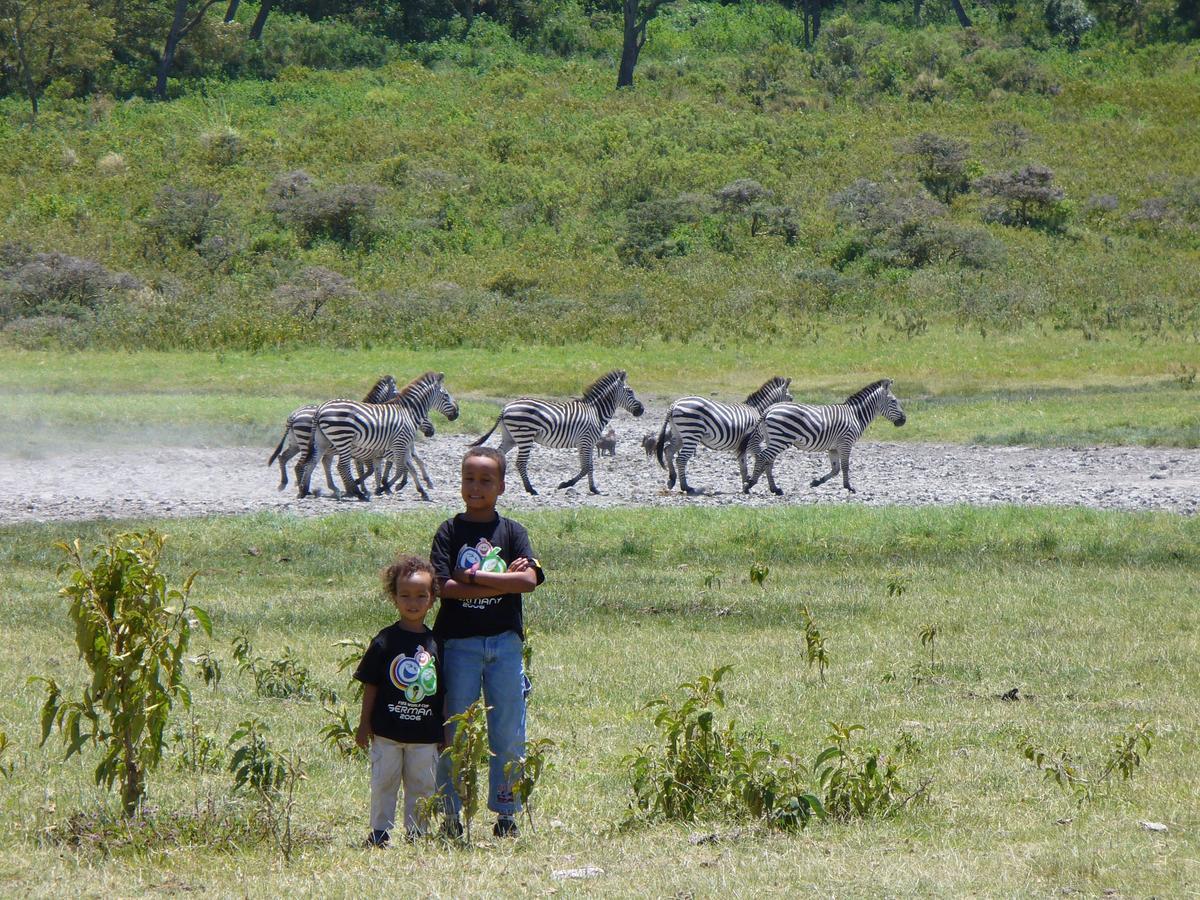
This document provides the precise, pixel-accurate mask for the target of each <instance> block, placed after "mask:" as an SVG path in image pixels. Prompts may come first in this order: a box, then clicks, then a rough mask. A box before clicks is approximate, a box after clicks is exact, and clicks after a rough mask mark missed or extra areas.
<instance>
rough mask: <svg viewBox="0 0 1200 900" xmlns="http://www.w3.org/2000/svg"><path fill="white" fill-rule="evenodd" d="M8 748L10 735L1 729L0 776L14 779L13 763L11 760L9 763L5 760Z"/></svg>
mask: <svg viewBox="0 0 1200 900" xmlns="http://www.w3.org/2000/svg"><path fill="white" fill-rule="evenodd" d="M8 748H9V742H8V733H7V732H6V731H4V729H2V728H0V775H3V776H4V777H5V778H12V773H13V762H12V760H11V759H10V760H8V761H7V762H6V761H5V760H4V754H6V753H7V752H8Z"/></svg>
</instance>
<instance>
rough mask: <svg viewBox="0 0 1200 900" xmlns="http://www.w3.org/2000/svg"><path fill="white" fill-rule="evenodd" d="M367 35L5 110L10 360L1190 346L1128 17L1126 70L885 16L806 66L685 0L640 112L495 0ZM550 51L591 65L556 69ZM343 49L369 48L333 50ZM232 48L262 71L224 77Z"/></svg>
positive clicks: (1175, 169)
mask: <svg viewBox="0 0 1200 900" xmlns="http://www.w3.org/2000/svg"><path fill="white" fill-rule="evenodd" d="M405 6H406V8H407V6H408V5H405ZM419 6H420V5H419V4H418V5H417V7H415V8H419ZM1060 6H1063V5H1062V4H1060ZM1066 6H1070V4H1066V5H1065V6H1063V8H1064V9H1065V8H1066ZM131 8H132V7H131ZM373 9H374V8H373V7H370V5H368V7H367V8H366V9H364V10H362V11H361V13H356V14H355V16H351V17H349V18H336V17H335V18H328V17H325V18H322V19H321V21H319V22H313V21H310V20H309V19H308V18H304V17H303V16H300V17H295V16H293V17H290V18H289V17H288V15H286V14H280V15H279V18H278V20H276V19H272V20H271V23H270V24H269V26H268V28H267V30H266V31H265V33H264V39H263V43H262V44H261V46H260V45H259V44H258V43H257V42H248V41H244V40H241V39H240V38H239V39H238V40H234V37H236V36H237V35H236V34H235V32H236V28H240V27H242V26H241V25H236V27H235V26H229V28H233V29H234V31H231V32H229V34H226V35H225V38H222V39H221V40H216V38H213V41H211V42H208V43H206V41H207V40H208V39H207V38H204V35H205V34H206V32H202V33H198V34H193V35H191V36H189V38H188V40H189V41H191V42H192V43H191V46H192V50H191V51H189V52H190V53H191V56H188V54H186V53H184V48H185V47H187V46H189V45H188V44H187V43H185V44H183V45H181V50H180V53H181V62H180V70H179V71H180V74H181V76H183V77H181V79H180V80H179V81H178V82H173V85H174V88H173V94H174V95H175V96H176V99H174V100H172V101H170V102H169V103H166V104H155V103H148V102H146V101H144V100H143V99H141V97H140V95H139V93H138V89H136V88H135V87H134V86H131V85H130V84H125V85H124V86H122V84H119V83H118V81H119V80H120V79H119V78H118V77H117V75H116V74H114V73H116V72H117V70H119V71H120V72H124V73H126V74H127V75H128V74H129V73H130V72H131V71H132V69H131V68H130V67H131V66H133V67H134V68H136V66H135V65H134V63H133V62H128V61H127V62H123V63H121V64H119V65H118V64H117V63H114V64H113V65H114V67H115V68H114V69H113V70H112V71H111V72H108V73H107V74H105V72H103V71H102V72H101V73H100V74H97V75H95V76H94V78H93V79H92V80H88V81H87V83H86V84H83V83H81V84H79V85H75V86H72V85H70V84H65V83H64V84H59V85H58V86H57V87H55V85H53V84H52V85H50V86H49V87H48V88H47V91H46V97H45V98H44V102H43V104H42V111H41V114H40V117H39V119H38V120H37V123H36V125H34V124H31V123H30V122H29V121H27V116H26V114H25V113H24V112H23V101H22V100H21V98H19V97H18V96H16V95H15V94H14V95H13V96H10V97H9V98H8V99H6V100H0V110H2V111H3V112H4V114H5V115H4V119H3V121H0V231H2V232H3V235H4V240H3V241H0V328H2V329H3V331H2V332H0V334H2V337H0V340H2V341H3V342H4V343H7V344H9V345H16V346H22V347H39V346H45V347H62V346H67V347H79V346H92V347H121V348H138V349H143V348H147V347H149V348H178V347H187V348H245V349H258V348H263V347H291V346H296V345H299V344H305V343H313V342H318V343H323V344H327V345H332V346H371V345H374V344H395V343H402V344H404V345H408V346H425V347H447V346H457V345H467V346H486V345H487V344H489V343H490V342H492V341H493V340H494V339H495V336H496V335H497V334H498V333H500V332H501V331H502V332H503V333H504V334H505V335H506V336H507V338H508V339H509V340H515V341H522V340H530V339H533V338H536V341H537V342H538V343H542V344H546V343H565V342H578V341H598V342H602V343H604V344H606V345H609V346H612V345H620V344H632V343H638V342H640V341H642V340H643V339H645V338H647V337H655V338H661V339H663V340H670V341H676V340H679V341H704V342H720V343H726V342H730V343H734V344H737V343H741V342H744V341H747V340H749V341H753V340H757V339H758V338H759V336H761V335H764V334H765V335H767V336H770V337H772V338H775V339H783V340H795V339H798V338H801V337H803V336H806V335H810V334H812V333H816V332H819V330H820V329H821V328H822V327H823V325H824V323H826V322H827V321H828V320H830V319H832V318H835V317H845V316H847V315H851V316H854V317H856V318H857V317H866V319H867V320H868V321H871V320H874V321H876V322H880V323H884V324H888V325H890V326H891V327H894V328H898V329H902V330H904V331H905V332H906V333H908V332H911V331H912V330H914V329H920V328H922V327H925V325H926V324H927V322H928V321H929V320H942V321H952V322H958V323H960V324H961V323H965V324H967V325H969V326H970V327H972V328H984V329H987V330H992V331H994V330H995V329H997V328H1001V329H1003V328H1011V327H1013V326H1014V325H1017V324H1021V323H1026V322H1029V321H1039V322H1042V323H1044V324H1047V325H1053V326H1055V327H1059V328H1069V329H1079V330H1080V332H1082V334H1083V336H1084V337H1094V336H1096V335H1098V334H1100V333H1103V332H1104V331H1106V330H1112V329H1122V330H1133V331H1137V332H1142V333H1144V334H1154V335H1156V336H1161V335H1163V334H1164V333H1174V334H1177V335H1183V336H1191V337H1194V336H1195V334H1196V331H1197V327H1198V324H1200V311H1198V307H1197V299H1196V298H1197V297H1198V296H1200V284H1198V282H1197V279H1198V278H1200V274H1198V273H1200V265H1198V261H1200V181H1197V179H1196V175H1195V173H1196V172H1197V171H1200V142H1197V141H1196V140H1195V136H1194V132H1193V131H1192V126H1193V125H1194V122H1195V121H1196V120H1197V119H1200V74H1198V70H1197V66H1196V52H1197V45H1195V44H1187V43H1145V41H1146V40H1148V39H1149V37H1150V36H1153V35H1157V36H1158V37H1165V36H1168V32H1171V30H1170V29H1166V30H1165V31H1164V30H1163V29H1162V28H1159V27H1158V26H1154V27H1151V26H1150V25H1148V24H1146V23H1145V22H1143V23H1142V25H1140V26H1138V28H1136V29H1134V31H1136V32H1137V33H1138V34H1139V35H1141V38H1140V39H1139V40H1140V41H1141V42H1142V43H1145V45H1144V46H1138V45H1137V44H1138V40H1134V38H1133V37H1131V36H1130V35H1129V34H1126V35H1125V36H1124V37H1120V38H1118V37H1117V36H1116V31H1119V30H1121V29H1119V28H1117V27H1116V26H1115V25H1114V24H1113V23H1114V22H1115V21H1116V20H1117V19H1118V18H1119V16H1118V15H1117V14H1116V13H1109V12H1105V10H1104V9H1097V10H1095V13H1096V15H1097V16H1098V17H1099V19H1100V22H1101V25H1100V26H1098V27H1097V28H1095V29H1091V30H1089V31H1088V32H1087V33H1086V34H1084V35H1082V37H1081V44H1080V48H1079V49H1078V50H1077V51H1070V50H1068V49H1067V48H1066V47H1065V46H1063V45H1062V44H1061V43H1056V42H1055V41H1054V40H1052V39H1051V38H1050V37H1049V33H1048V32H1047V31H1046V27H1047V26H1046V25H1045V21H1046V20H1045V18H1044V17H1042V16H1040V15H1033V13H1032V12H1030V11H1029V10H1027V9H1025V8H1024V7H1022V6H1020V5H1019V4H1018V5H1015V6H1012V7H1002V8H1001V7H997V8H996V9H998V10H999V9H1003V10H1007V12H1004V13H1003V14H1002V15H1001V14H1000V13H988V12H987V11H986V10H984V9H983V8H981V9H980V10H976V17H977V19H978V22H977V26H978V27H976V28H974V29H967V30H964V29H960V28H958V27H957V26H956V25H955V26H951V25H946V24H937V23H938V22H940V21H942V19H944V16H942V15H941V13H940V12H939V11H938V9H935V8H933V7H926V9H925V20H926V21H927V22H933V23H934V24H931V25H927V26H926V27H923V28H921V29H913V28H912V27H911V26H910V25H908V24H907V23H906V16H907V12H906V10H905V9H903V8H902V7H900V6H899V5H888V4H875V5H870V4H868V5H856V6H854V7H853V8H852V9H851V10H850V14H849V15H837V13H838V12H839V10H837V9H833V10H827V11H826V18H825V25H824V27H823V28H822V30H821V34H820V37H819V39H818V40H817V41H816V43H815V45H814V47H813V49H812V51H811V52H810V51H806V50H804V49H803V46H802V43H803V29H802V23H801V19H800V18H799V17H798V16H797V15H796V14H794V13H793V12H791V11H789V10H787V9H784V8H782V7H779V6H775V5H771V4H751V3H747V4H740V5H733V6H719V5H712V4H706V3H690V4H677V5H675V6H672V7H671V8H669V9H668V10H665V11H663V12H662V13H660V15H659V17H658V18H656V19H655V20H654V21H653V22H652V27H651V34H650V39H649V42H648V44H647V47H646V50H645V51H644V53H643V59H642V63H641V66H640V67H639V70H638V72H639V75H638V83H637V86H636V88H635V90H633V91H621V92H616V91H614V90H613V88H612V74H613V73H612V53H613V52H614V47H615V43H614V41H615V39H616V38H617V37H619V34H618V33H617V31H616V29H615V25H614V24H613V23H614V19H613V17H612V15H611V14H610V13H609V12H606V11H604V10H596V11H593V12H591V13H590V14H588V15H584V14H583V13H582V12H581V11H580V10H579V9H578V8H576V7H575V6H573V5H572V4H570V3H561V4H558V5H555V6H554V11H553V15H550V14H549V13H547V11H546V10H545V9H543V8H542V7H541V6H539V5H538V4H531V5H529V6H521V7H520V9H521V10H525V11H526V12H529V11H533V12H536V13H537V15H534V16H533V19H529V20H526V18H522V15H523V14H522V15H517V13H516V12H515V10H516V7H515V6H514V7H513V8H512V9H508V8H507V7H503V6H501V7H496V8H494V9H492V15H491V16H490V17H489V15H487V14H486V13H487V11H488V8H482V9H483V10H484V13H485V14H484V15H481V16H480V17H478V18H477V19H476V20H475V21H474V24H473V26H472V28H471V29H470V31H469V32H468V33H466V34H465V35H463V34H461V33H460V32H461V29H459V31H456V30H455V28H456V27H458V26H455V25H454V21H450V20H447V24H446V27H445V29H442V30H438V29H437V28H435V29H432V30H430V29H429V28H424V27H423V28H419V29H416V30H415V31H413V30H412V29H409V28H408V27H407V26H405V27H403V28H394V27H392V26H391V25H386V24H384V23H381V21H380V20H379V17H380V16H384V15H385V12H383V11H378V10H377V11H374V12H373V11H372V10H373ZM381 9H382V8H381ZM1141 9H1142V8H1141V7H1139V10H1141ZM1164 9H1165V8H1164ZM505 10H507V11H505ZM306 11H307V12H309V13H313V12H314V11H315V10H312V9H308V10H306ZM336 11H337V7H336V4H334V5H332V6H329V7H328V8H327V9H325V12H336ZM1069 11H1070V10H1067V12H1069ZM251 12H253V9H252V8H251V9H246V10H242V12H240V13H239V16H242V17H244V16H246V15H249V14H250V13H251ZM533 12H531V13H530V14H531V15H533ZM943 12H944V11H943ZM1160 12H1161V10H1160ZM1063 14H1064V15H1066V12H1064V13H1063ZM1143 14H1145V10H1142V12H1141V13H1139V15H1143ZM1155 15H1158V13H1155ZM539 16H540V17H539ZM352 20H353V21H352ZM240 21H241V19H239V22H240ZM438 21H441V20H440V19H439V20H438ZM555 23H557V24H555ZM572 23H573V24H572ZM460 24H461V23H460ZM568 26H570V27H571V28H577V29H582V30H583V31H584V32H586V34H587V35H588V38H587V40H584V39H583V38H579V37H578V36H576V37H575V38H571V39H570V40H568V39H566V38H565V37H564V38H563V46H561V47H559V46H558V45H556V44H555V43H554V41H553V40H551V37H550V36H549V35H551V34H552V33H553V34H559V33H560V31H562V30H564V29H565V31H563V32H562V33H564V34H565V33H566V32H567V31H570V28H568ZM213 27H214V28H217V26H216V25H214V26H213ZM221 27H225V26H221ZM1131 27H1132V26H1131ZM439 28H441V26H439ZM555 29H559V31H556V30H555ZM1156 29H1157V30H1156ZM218 30H219V28H218ZM1097 32H1103V34H1102V35H1100V36H1097ZM117 33H118V35H120V34H123V33H124V32H122V30H121V29H120V28H118V29H117ZM1171 33H1173V32H1171ZM222 34H224V32H222ZM338 35H343V36H345V40H346V41H347V42H348V43H349V44H353V46H354V47H358V48H360V49H361V42H368V43H369V42H371V41H374V42H377V44H378V52H366V51H363V52H361V53H352V52H350V50H348V49H345V48H343V49H342V50H338V51H337V52H333V51H330V53H329V54H327V55H325V56H321V55H320V54H318V53H317V50H316V48H318V47H319V46H323V44H321V42H322V41H326V42H329V41H335V39H337V36H338ZM1039 35H1040V36H1039ZM414 36H415V37H420V38H422V39H423V40H424V42H423V43H422V42H412V41H411V40H410V42H408V43H395V42H394V41H395V40H397V39H402V38H413V37H414ZM433 37H436V39H435V40H434V39H431V38H433ZM202 38H203V39H202ZM226 39H227V40H226ZM285 39H286V41H285ZM601 39H603V40H601ZM272 41H276V42H285V43H287V42H288V41H290V43H287V46H286V47H282V45H280V46H276V44H273V43H272ZM604 41H607V43H604ZM247 45H253V54H257V55H256V56H255V59H256V60H259V61H260V62H261V60H262V59H265V58H266V57H267V56H270V54H271V53H276V56H275V57H272V59H274V60H275V63H274V64H272V65H266V64H265V63H264V64H262V65H259V63H255V64H253V65H251V64H250V63H249V62H245V63H243V62H238V63H237V64H234V63H231V62H229V61H228V60H226V61H225V62H222V61H221V60H222V59H223V57H222V56H221V53H223V52H225V51H226V50H229V48H230V47H235V48H238V49H237V52H238V53H250V52H251V51H250V50H247V49H246V46H247ZM372 46H376V45H375V44H372ZM272 47H275V50H272ZM223 48H224V49H223ZM126 49H128V47H126ZM552 50H553V51H554V52H551V51H552ZM130 52H131V53H132V51H130ZM229 52H233V51H232V50H230V51H229ZM304 54H310V55H308V56H306V55H304ZM312 54H316V55H315V56H313V55H312ZM339 54H340V55H339ZM134 56H136V54H134ZM117 58H118V57H117V56H114V59H117ZM189 60H190V62H189ZM206 61H207V62H206ZM343 65H345V66H351V65H355V66H367V67H366V68H355V69H351V70H348V71H333V69H336V68H337V67H339V66H343ZM105 71H107V70H105ZM122 77H125V76H122ZM130 77H132V76H130ZM268 78H269V79H270V80H264V79H268ZM97 79H98V80H97ZM81 93H82V94H86V96H79V97H78V98H77V99H71V96H72V95H80V94H81ZM698 308H703V309H704V310H705V313H704V315H697V314H696V310H697V309H698ZM501 323H505V324H504V325H502V324H501ZM507 323H519V327H518V328H516V329H513V328H511V327H508V325H507ZM514 332H515V333H514ZM1080 332H1075V334H1079V333H1080Z"/></svg>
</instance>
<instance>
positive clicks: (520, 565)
mask: <svg viewBox="0 0 1200 900" xmlns="http://www.w3.org/2000/svg"><path fill="white" fill-rule="evenodd" d="M531 568H533V563H532V562H531V561H530V560H529V558H528V557H525V556H518V557H517V558H516V559H514V560H513V561H512V562H510V563H509V564H508V571H510V572H525V571H528V570H529V569H531Z"/></svg>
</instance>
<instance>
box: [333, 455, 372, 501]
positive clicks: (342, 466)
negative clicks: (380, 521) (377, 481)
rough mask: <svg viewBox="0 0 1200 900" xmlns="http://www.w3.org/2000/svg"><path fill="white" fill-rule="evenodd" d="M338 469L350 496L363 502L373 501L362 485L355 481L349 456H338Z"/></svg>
mask: <svg viewBox="0 0 1200 900" xmlns="http://www.w3.org/2000/svg"><path fill="white" fill-rule="evenodd" d="M337 469H338V474H339V475H340V476H342V484H344V485H345V486H346V493H347V494H348V495H350V496H351V497H357V498H358V499H359V500H362V501H369V500H370V499H371V495H370V494H368V493H367V492H366V491H365V490H363V488H362V485H360V484H359V483H358V482H357V481H355V479H354V474H353V473H352V472H351V471H350V459H349V456H348V455H347V454H345V453H339V454H338V462H337Z"/></svg>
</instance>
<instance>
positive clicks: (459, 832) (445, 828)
mask: <svg viewBox="0 0 1200 900" xmlns="http://www.w3.org/2000/svg"><path fill="white" fill-rule="evenodd" d="M442 834H443V835H445V836H446V837H448V838H460V837H462V836H463V824H462V820H461V819H459V818H458V817H457V816H455V817H454V818H453V819H450V818H447V819H446V821H445V822H443V823H442Z"/></svg>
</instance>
